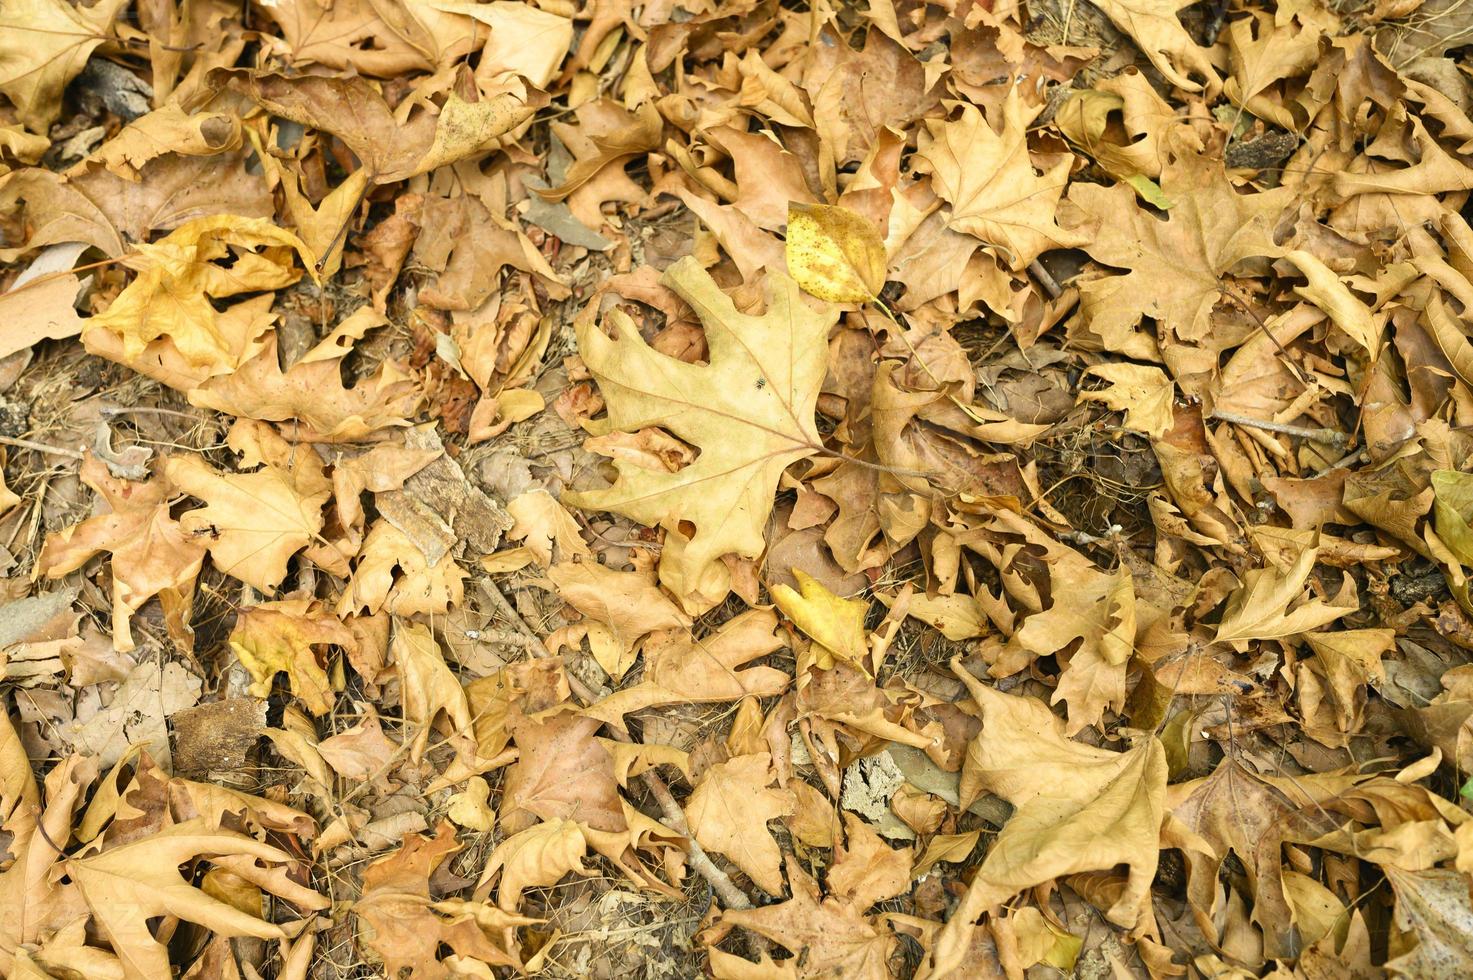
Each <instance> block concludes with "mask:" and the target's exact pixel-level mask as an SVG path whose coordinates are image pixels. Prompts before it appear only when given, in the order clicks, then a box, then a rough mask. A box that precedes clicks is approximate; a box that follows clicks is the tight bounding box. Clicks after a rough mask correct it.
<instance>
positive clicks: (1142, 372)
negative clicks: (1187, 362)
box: [1079, 364, 1176, 439]
mask: <svg viewBox="0 0 1473 980" xmlns="http://www.w3.org/2000/svg"><path fill="white" fill-rule="evenodd" d="M1084 375H1085V377H1095V378H1100V379H1102V380H1103V381H1105V382H1106V383H1107V384H1108V385H1109V387H1107V388H1102V389H1100V390H1098V391H1081V392H1080V393H1079V400H1080V401H1091V402H1100V403H1102V404H1104V405H1105V406H1107V407H1108V408H1110V409H1111V410H1113V411H1116V412H1124V413H1125V425H1126V427H1127V428H1131V429H1136V430H1138V431H1140V432H1144V433H1145V434H1146V435H1148V436H1151V437H1152V438H1156V439H1159V438H1161V436H1163V435H1165V434H1166V430H1167V429H1170V428H1171V424H1172V414H1171V406H1172V403H1173V402H1174V401H1175V399H1176V385H1175V384H1173V383H1172V381H1171V379H1170V378H1168V377H1167V376H1166V372H1165V371H1162V370H1161V369H1160V368H1156V367H1151V366H1149V365H1146V364H1096V365H1094V366H1093V367H1091V368H1088V369H1086V370H1085V372H1084Z"/></svg>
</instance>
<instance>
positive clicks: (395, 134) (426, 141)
mask: <svg viewBox="0 0 1473 980" xmlns="http://www.w3.org/2000/svg"><path fill="white" fill-rule="evenodd" d="M217 77H218V78H219V79H221V80H222V81H228V82H229V84H230V86H231V87H232V88H235V89H237V90H238V91H240V92H241V93H243V94H244V95H245V96H246V97H247V98H249V99H251V100H252V101H253V102H255V103H256V104H257V105H259V106H261V108H263V109H266V110H268V111H269V112H270V113H271V114H272V115H276V116H280V117H282V118H283V119H290V120H293V121H294V122H298V123H301V124H302V125H304V126H310V127H312V128H313V129H318V130H322V131H324V132H328V133H332V134H333V135H334V136H336V137H338V138H339V139H341V140H342V141H343V142H344V143H345V144H347V146H348V148H349V149H350V150H352V151H353V152H354V153H355V154H356V155H357V157H358V159H359V160H360V161H362V163H363V166H364V167H365V168H366V169H367V170H368V172H369V177H370V179H371V180H372V181H373V182H374V183H375V184H392V183H395V182H396V181H400V180H404V179H406V178H409V177H413V176H414V175H415V174H422V173H427V172H429V171H431V170H434V169H435V168H436V167H441V166H444V165H445V164H448V163H454V162H455V161H456V160H460V159H462V158H464V157H468V156H471V155H473V154H476V153H482V152H485V151H487V150H491V149H495V148H496V146H497V145H498V143H499V141H500V139H501V137H502V136H503V135H505V134H506V133H508V132H510V131H511V130H512V129H514V128H515V127H516V126H517V125H519V124H520V123H522V122H523V121H524V120H526V119H527V118H528V117H529V116H531V114H532V112H533V109H534V106H533V105H531V104H529V102H528V100H527V99H526V98H525V97H524V96H523V95H520V94H517V93H515V92H501V93H497V94H495V95H492V96H491V97H490V98H486V99H483V100H481V101H477V102H468V101H466V100H465V99H464V98H462V97H461V96H459V95H457V94H456V93H455V92H454V91H451V92H450V93H449V94H447V95H446V97H445V100H444V104H443V105H442V106H440V107H438V108H436V107H435V106H434V105H433V104H432V103H429V102H428V100H426V101H424V102H421V103H419V104H416V105H414V106H412V107H411V108H410V110H409V112H408V113H407V117H406V118H404V119H402V120H401V119H400V118H399V115H402V113H401V114H396V113H395V112H394V111H393V110H391V109H390V108H389V106H388V104H387V103H386V102H385V101H384V97H383V95H382V94H380V92H379V91H378V89H377V88H376V87H375V86H374V85H373V84H372V83H370V82H369V81H368V80H367V79H365V78H360V77H355V76H348V77H337V78H334V77H329V76H326V75H301V76H298V77H291V76H287V75H276V74H258V73H256V72H249V71H234V72H232V71H226V70H221V71H220V72H219V73H218V76H217Z"/></svg>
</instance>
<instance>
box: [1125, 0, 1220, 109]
mask: <svg viewBox="0 0 1473 980" xmlns="http://www.w3.org/2000/svg"><path fill="white" fill-rule="evenodd" d="M1096 6H1098V7H1099V8H1100V10H1101V11H1103V12H1104V14H1105V16H1107V17H1109V18H1110V20H1112V21H1114V23H1115V26H1116V27H1118V28H1120V29H1121V30H1122V31H1124V32H1125V33H1127V34H1129V35H1130V36H1131V38H1132V39H1134V40H1135V43H1136V44H1137V45H1138V46H1139V47H1140V49H1141V53H1142V54H1144V55H1145V56H1146V57H1147V58H1149V59H1151V64H1153V65H1155V66H1156V70H1157V71H1159V72H1160V73H1161V74H1162V75H1164V76H1166V80H1167V81H1169V82H1171V84H1173V85H1175V86H1176V87H1177V88H1179V89H1182V90H1183V91H1186V92H1200V91H1203V90H1204V89H1206V91H1207V93H1208V94H1209V95H1211V94H1212V93H1214V92H1216V91H1217V90H1218V89H1219V88H1220V87H1221V85H1222V79H1221V78H1219V77H1218V74H1217V68H1216V65H1214V64H1213V61H1212V55H1211V52H1210V49H1208V48H1202V47H1199V46H1198V45H1197V42H1196V41H1194V40H1192V36H1191V35H1190V34H1188V33H1187V29H1186V28H1185V27H1183V26H1182V23H1181V21H1180V20H1178V19H1177V16H1176V14H1177V11H1179V10H1181V9H1182V8H1183V7H1189V6H1191V4H1190V3H1189V2H1188V0H1099V2H1098V3H1097V4H1096ZM1192 75H1196V76H1198V77H1200V78H1202V79H1203V81H1202V82H1201V83H1198V82H1196V81H1193V80H1192V78H1191V77H1190V76H1192Z"/></svg>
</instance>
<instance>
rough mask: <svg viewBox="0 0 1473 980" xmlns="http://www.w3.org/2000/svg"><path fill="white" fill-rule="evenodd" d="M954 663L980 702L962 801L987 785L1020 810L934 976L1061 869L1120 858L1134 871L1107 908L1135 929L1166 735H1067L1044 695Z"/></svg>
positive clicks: (967, 901) (1159, 806)
mask: <svg viewBox="0 0 1473 980" xmlns="http://www.w3.org/2000/svg"><path fill="white" fill-rule="evenodd" d="M953 670H954V671H955V672H956V675H957V676H958V677H960V678H961V679H962V681H963V682H964V683H965V684H966V686H967V690H968V691H969V692H970V693H971V695H972V697H973V698H974V699H975V700H976V701H977V704H978V706H979V707H980V708H981V709H982V730H981V732H980V733H978V735H977V737H976V739H975V740H974V741H973V742H972V744H971V746H970V747H969V748H968V750H967V759H966V765H965V768H964V770H963V774H962V798H963V801H964V802H966V801H969V800H971V799H973V798H975V796H976V792H977V790H978V789H986V790H987V791H989V792H991V793H993V794H994V795H997V796H1000V797H1002V798H1003V799H1005V800H1007V801H1008V802H1009V803H1011V804H1013V806H1014V807H1015V808H1016V809H1015V810H1014V812H1013V815H1012V817H1011V818H1010V819H1009V820H1008V822H1007V823H1006V824H1004V825H1003V829H1002V832H1001V833H1000V834H999V835H998V836H997V839H996V840H995V841H993V842H992V846H991V848H989V850H988V852H987V857H986V858H985V859H984V860H983V862H982V866H981V867H980V868H978V869H977V873H976V877H974V878H973V880H972V884H971V886H970V887H969V888H968V890H967V894H966V897H964V898H963V899H962V902H961V905H960V906H959V907H958V908H957V910H956V912H955V913H954V914H953V915H952V917H951V919H950V920H949V921H948V922H947V925H946V927H945V928H944V929H943V930H942V932H941V935H940V936H939V938H938V939H937V942H936V947H935V950H934V952H933V954H932V960H931V965H930V972H929V973H928V975H930V976H944V975H945V974H946V971H947V970H950V969H955V968H957V967H958V966H959V965H960V960H961V958H962V957H963V956H964V955H965V950H966V949H967V947H968V945H969V941H970V936H971V932H972V925H973V923H974V922H975V921H976V919H977V917H978V916H979V915H980V914H981V913H982V912H983V911H985V910H987V909H988V908H992V907H995V906H998V905H1000V904H1002V903H1003V902H1005V901H1007V900H1008V899H1010V898H1012V897H1013V896H1014V895H1015V894H1017V893H1018V892H1020V891H1023V890H1024V889H1027V888H1031V887H1033V886H1034V885H1038V884H1042V883H1044V882H1047V881H1052V880H1054V879H1055V878H1057V877H1059V876H1061V875H1066V874H1072V873H1075V872H1082V871H1097V870H1108V869H1111V868H1114V867H1115V866H1116V865H1117V864H1124V865H1126V866H1127V869H1128V878H1127V880H1126V882H1125V885H1124V887H1123V888H1121V889H1120V890H1119V892H1118V894H1117V895H1115V896H1114V902H1113V904H1112V905H1111V906H1110V908H1109V909H1108V910H1107V911H1106V916H1107V917H1108V918H1109V919H1110V921H1112V922H1114V923H1116V924H1117V925H1120V926H1122V927H1126V928H1130V927H1134V926H1135V925H1136V924H1137V923H1138V922H1139V921H1140V920H1141V917H1142V916H1148V915H1150V905H1149V899H1148V896H1149V893H1150V886H1151V880H1152V878H1154V877H1155V874H1156V864H1157V860H1158V858H1159V847H1160V836H1161V820H1162V816H1163V814H1164V812H1165V798H1166V753H1165V750H1164V749H1163V748H1162V747H1161V743H1160V742H1158V741H1157V740H1156V739H1155V738H1154V737H1145V738H1142V739H1140V740H1139V741H1137V742H1136V743H1135V745H1133V746H1132V747H1131V748H1129V749H1128V750H1126V751H1125V752H1111V751H1108V750H1105V749H1099V748H1095V747H1093V746H1089V745H1084V744H1082V743H1079V742H1074V741H1070V740H1069V739H1067V738H1065V737H1064V734H1063V731H1062V728H1063V726H1062V724H1061V723H1060V722H1059V720H1058V719H1057V718H1056V717H1054V715H1053V713H1052V712H1050V711H1049V710H1048V708H1047V707H1046V706H1045V705H1044V704H1043V702H1041V701H1038V700H1036V699H1033V698H1026V697H1018V696H1015V695H1010V694H1001V693H999V692H997V691H995V690H993V689H992V688H990V687H988V686H987V685H985V684H983V683H981V682H980V681H978V680H977V679H976V678H974V677H973V676H972V675H971V674H970V673H968V672H967V671H966V670H964V669H963V668H962V666H961V664H960V663H959V662H954V663H953Z"/></svg>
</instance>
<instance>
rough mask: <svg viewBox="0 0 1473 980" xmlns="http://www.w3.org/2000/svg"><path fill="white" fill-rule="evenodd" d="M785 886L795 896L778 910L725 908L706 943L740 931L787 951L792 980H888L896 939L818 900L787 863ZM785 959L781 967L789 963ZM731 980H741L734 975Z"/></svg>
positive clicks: (838, 905)
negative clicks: (794, 968) (826, 979)
mask: <svg viewBox="0 0 1473 980" xmlns="http://www.w3.org/2000/svg"><path fill="white" fill-rule="evenodd" d="M787 863H788V883H789V884H790V885H791V886H792V889H793V897H792V898H791V899H789V900H788V901H786V902H782V903H780V904H777V905H768V906H765V907H763V908H757V909H727V910H726V911H724V912H722V913H721V915H720V917H719V918H718V919H717V921H716V924H715V926H713V928H712V930H711V932H710V933H709V934H707V935H706V936H704V937H703V938H704V939H705V941H706V942H707V943H708V944H710V943H714V942H715V941H716V940H717V939H719V938H721V936H723V935H725V934H726V932H728V931H729V930H730V929H731V928H732V927H734V926H740V927H742V928H743V929H750V930H752V931H753V932H755V933H758V934H759V935H763V936H766V937H767V938H768V939H771V940H772V941H773V942H776V943H780V944H782V946H783V948H784V949H786V950H788V951H789V952H791V953H792V954H793V955H794V957H795V958H797V962H799V963H801V964H802V966H801V969H800V970H798V971H795V972H794V973H793V974H792V975H793V976H796V977H803V978H812V980H818V978H820V977H845V978H846V980H847V978H851V977H852V978H854V980H891V973H890V967H889V960H890V954H891V952H892V951H893V950H894V948H895V945H896V942H897V940H896V938H895V936H894V935H893V934H892V933H891V932H890V931H889V930H888V929H886V928H885V927H883V926H877V925H876V924H874V923H873V922H871V921H870V920H869V919H866V918H865V917H864V915H862V914H861V913H859V912H856V911H855V910H854V908H853V907H852V906H851V905H849V903H847V902H843V901H840V900H839V899H836V898H833V897H826V898H823V899H822V900H821V901H820V898H819V891H818V883H817V882H815V881H814V880H813V879H812V878H810V877H809V876H808V875H807V874H806V873H805V872H804V871H803V869H802V868H801V867H800V866H799V865H798V862H797V860H796V859H795V858H793V857H791V856H790V857H789V858H788V862H787ZM793 962H794V960H785V961H784V963H793ZM730 975H732V976H743V974H742V973H732V974H730ZM746 975H748V976H762V977H771V976H783V975H784V974H781V973H777V974H774V973H771V972H768V973H761V974H756V973H749V974H746Z"/></svg>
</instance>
